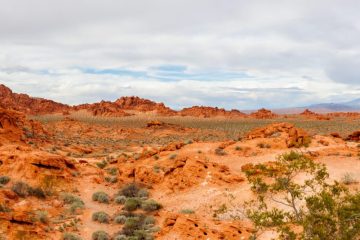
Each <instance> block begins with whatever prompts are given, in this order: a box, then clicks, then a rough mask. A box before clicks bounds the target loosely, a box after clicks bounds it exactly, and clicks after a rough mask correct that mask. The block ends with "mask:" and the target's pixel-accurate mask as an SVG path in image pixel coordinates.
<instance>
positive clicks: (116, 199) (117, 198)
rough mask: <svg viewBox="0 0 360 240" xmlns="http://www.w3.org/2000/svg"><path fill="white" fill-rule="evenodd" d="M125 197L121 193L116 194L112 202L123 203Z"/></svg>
mask: <svg viewBox="0 0 360 240" xmlns="http://www.w3.org/2000/svg"><path fill="white" fill-rule="evenodd" d="M125 201H126V197H125V196H123V195H119V196H116V197H115V199H114V202H115V203H117V204H125Z"/></svg>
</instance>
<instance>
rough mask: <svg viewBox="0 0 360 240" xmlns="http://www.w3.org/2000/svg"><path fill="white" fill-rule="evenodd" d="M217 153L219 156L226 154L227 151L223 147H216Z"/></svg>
mask: <svg viewBox="0 0 360 240" xmlns="http://www.w3.org/2000/svg"><path fill="white" fill-rule="evenodd" d="M215 154H216V155H219V156H225V155H226V152H225V151H224V149H222V148H216V149H215Z"/></svg>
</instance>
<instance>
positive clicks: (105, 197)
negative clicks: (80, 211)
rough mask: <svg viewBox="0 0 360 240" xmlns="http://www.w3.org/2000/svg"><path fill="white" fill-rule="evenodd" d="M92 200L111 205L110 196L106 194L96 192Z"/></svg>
mask: <svg viewBox="0 0 360 240" xmlns="http://www.w3.org/2000/svg"><path fill="white" fill-rule="evenodd" d="M92 200H93V201H97V202H100V203H109V202H110V200H109V195H107V194H106V193H105V192H96V193H94V194H93V195H92Z"/></svg>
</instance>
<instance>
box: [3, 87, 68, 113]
mask: <svg viewBox="0 0 360 240" xmlns="http://www.w3.org/2000/svg"><path fill="white" fill-rule="evenodd" d="M0 107H3V108H8V109H14V110H17V111H20V112H23V113H26V114H32V115H36V114H47V113H62V112H64V111H69V109H70V106H68V105H65V104H61V103H57V102H54V101H51V100H47V99H43V98H34V97H30V96H28V95H27V94H18V93H13V92H12V91H11V90H10V89H9V88H8V87H6V86H5V85H2V84H1V85H0Z"/></svg>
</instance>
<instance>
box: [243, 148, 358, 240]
mask: <svg viewBox="0 0 360 240" xmlns="http://www.w3.org/2000/svg"><path fill="white" fill-rule="evenodd" d="M254 169H255V170H254ZM245 173H246V176H247V178H248V181H249V182H250V184H251V189H252V190H253V192H254V193H255V194H256V195H257V200H256V201H255V200H254V201H251V202H248V203H247V204H246V206H247V211H246V213H247V216H248V218H249V219H250V220H251V221H252V222H253V225H254V227H255V231H254V234H253V236H252V237H251V239H257V238H258V236H259V235H260V234H261V233H262V232H264V231H265V230H267V229H269V230H276V232H277V233H278V239H284V240H285V239H286V240H297V239H304V240H312V239H317V240H327V239H335V240H347V239H349V240H351V239H358V238H359V237H360V215H359V213H360V193H359V192H357V193H350V192H349V191H348V190H347V189H346V188H345V187H344V185H341V184H339V183H338V182H334V183H330V181H329V180H328V177H329V174H328V172H327V169H326V167H325V165H323V164H320V163H316V162H314V161H313V160H311V159H310V158H308V157H306V156H305V155H303V154H301V153H297V152H293V151H292V152H290V153H286V154H283V155H280V156H279V157H278V158H277V160H276V161H275V162H274V163H271V164H258V165H255V166H254V167H253V170H249V169H247V170H246V171H245ZM300 175H301V176H306V179H305V180H304V181H303V182H299V181H297V177H298V176H300ZM270 203H271V204H270Z"/></svg>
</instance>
